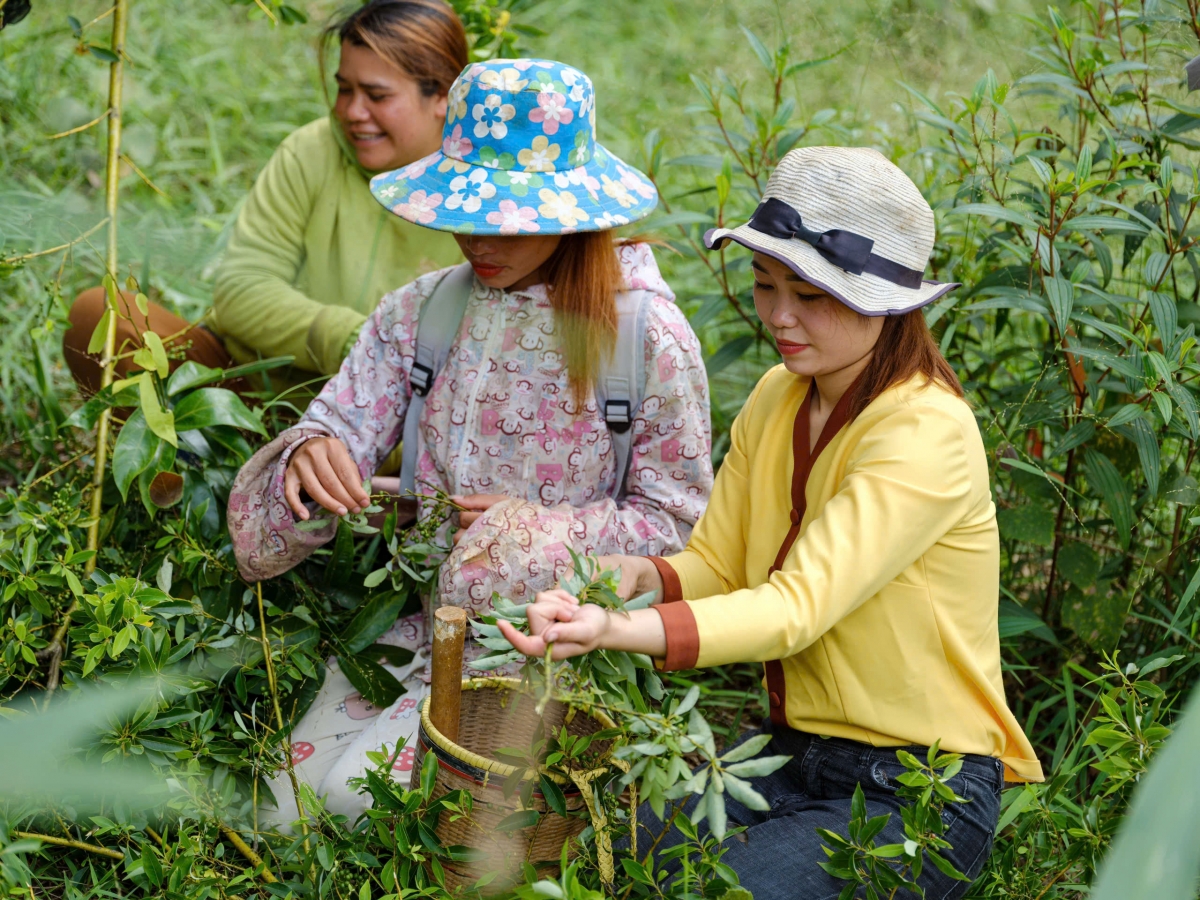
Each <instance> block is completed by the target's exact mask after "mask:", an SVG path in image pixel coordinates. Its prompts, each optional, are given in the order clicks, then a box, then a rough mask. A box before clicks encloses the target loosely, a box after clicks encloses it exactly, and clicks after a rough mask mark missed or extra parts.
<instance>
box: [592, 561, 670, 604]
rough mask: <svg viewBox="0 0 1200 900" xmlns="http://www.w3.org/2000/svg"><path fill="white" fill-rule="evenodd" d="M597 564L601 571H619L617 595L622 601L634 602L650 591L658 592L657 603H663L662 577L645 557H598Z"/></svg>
mask: <svg viewBox="0 0 1200 900" xmlns="http://www.w3.org/2000/svg"><path fill="white" fill-rule="evenodd" d="M596 562H597V563H598V564H599V566H600V571H604V570H605V569H618V570H620V572H621V580H620V583H619V584H618V586H617V595H618V596H619V597H620V598H621V599H622V600H632V599H633V598H634V597H640V596H641V595H642V594H645V593H647V592H649V591H657V592H658V597H657V598H656V602H659V603H661V602H662V589H663V582H662V576H661V575H659V574H658V569H657V568H655V566H654V563H652V562H650V560H649V559H647V558H646V557H644V556H598V557H596Z"/></svg>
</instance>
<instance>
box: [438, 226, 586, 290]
mask: <svg viewBox="0 0 1200 900" xmlns="http://www.w3.org/2000/svg"><path fill="white" fill-rule="evenodd" d="M454 239H455V240H456V241H458V246H459V247H460V248H462V252H463V256H465V257H466V258H467V262H469V263H470V264H471V268H472V269H474V270H475V275H476V276H477V277H478V278H479V280H480V281H482V282H483V283H484V284H486V285H487V286H488V287H494V288H500V289H501V290H506V291H509V290H517V291H519V290H524V289H525V288H527V287H532V286H533V285H535V284H540V283H541V282H542V280H543V278H542V273H541V268H542V266H543V265H545V264H546V261H547V260H548V259H550V257H551V256H552V255H554V251H555V250H557V249H558V243H559V241H561V240H562V235H558V234H530V235H524V234H522V235H471V234H456V235H454Z"/></svg>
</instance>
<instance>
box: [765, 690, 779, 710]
mask: <svg viewBox="0 0 1200 900" xmlns="http://www.w3.org/2000/svg"><path fill="white" fill-rule="evenodd" d="M767 697H768V699H769V700H770V701H771V708H772V709H778V708H779V695H778V694H777V693H775V692H774V691H771V693H770V694H768V695H767Z"/></svg>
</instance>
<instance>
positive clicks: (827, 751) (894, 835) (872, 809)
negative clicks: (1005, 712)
mask: <svg viewBox="0 0 1200 900" xmlns="http://www.w3.org/2000/svg"><path fill="white" fill-rule="evenodd" d="M765 730H767V731H771V732H772V733H773V736H772V739H771V742H770V743H769V744H768V745H767V747H766V749H765V750H763V751H762V755H764V756H771V755H775V754H782V755H787V756H791V757H792V759H791V761H790V762H788V763H787V764H786V765H784V766H783V768H781V769H778V770H776V771H775V772H773V773H771V774H770V775H766V776H764V777H762V778H754V779H751V783H752V784H753V785H754V787H755V789H756V790H757V791H758V792H759V793H760V794H762V795H763V797H764V798H765V799H766V801H767V802H768V803H769V804H771V808H770V810H768V811H765V812H759V811H756V810H751V809H747V808H746V807H745V806H743V805H742V804H740V803H738V802H736V801H735V800H733V799H732V798H730V797H729V795H728V794H727V795H726V797H725V808H726V812H727V815H728V818H729V827H731V828H732V827H733V826H735V825H741V826H745V828H746V830H745V831H744V832H742V833H741V834H738V835H735V836H733V837H731V838H727V839H726V841H725V846H726V847H727V848H728V850H727V851H726V853H725V855H724V856H723V857H722V858H721V859H722V862H724V863H725V864H727V865H728V866H730V867H731V868H732V869H733V870H734V871H735V872H737V874H738V878H739V879H740V881H741V883H742V886H743V887H745V888H747V889H748V890H749V891H750V892H751V893H752V894H754V900H785V898H788V900H826V898H829V900H832V898H836V897H837V896H838V893H839V892H840V891H841V890H842V888H844V887H845V886H846V885H845V883H844V882H841V881H838V880H836V879H835V878H833V877H832V876H830V875H828V874H826V872H825V871H824V870H823V869H822V868H820V867H819V866H818V865H817V863H818V862H824V861H825V860H826V859H827V857H826V855H825V852H824V851H823V850H822V849H821V844H822V840H821V837H820V836H819V835H818V834H817V832H816V829H817V828H827V829H829V830H830V831H833V832H835V833H837V834H841V835H846V834H848V828H847V823H848V822H849V821H850V798H851V796H852V795H853V793H854V788H855V786H856V785H859V784H861V785H862V789H863V794H864V795H865V796H866V800H867V815H868V816H879V815H883V814H884V813H891V814H892V816H891V820H890V821H889V822H888V825H887V827H886V828H885V829H884V830H883V832H882V833H881V834H880V835H879V836H878V837H876V839H875V841H876V844H877V845H878V846H882V845H883V844H898V843H903V841H904V824H903V821H902V820H901V818H900V808H901V805H902V803H901V801H900V800H898V799H897V797H896V788H897V784H896V782H895V781H894V778H895V777H896V776H897V775H899V774H900V773H902V772H903V771H904V766H903V765H901V764H900V762H899V761H898V760H897V759H896V750H897V749H900V748H876V747H871V746H868V745H867V744H860V743H858V742H857V741H848V740H843V739H840V738H819V737H815V736H813V735H809V734H805V733H803V732H800V731H794V730H792V729H790V728H779V727H778V726H773V727H772V726H771V725H770V723H768V727H767V728H766V729H765ZM746 737H747V738H748V737H750V735H746ZM903 749H907V750H909V751H910V752H911V753H913V754H914V755H915V756H916V757H917V758H918V759H920V760H922V761H924V759H925V754H926V752H927V750H926V748H924V747H907V748H903ZM949 784H950V786H951V787H952V788H954V790H955V791H956V792H957V793H958V794H959V795H960V796H962V797H966V798H968V799H969V800H970V802H969V803H955V804H951V805H949V806H947V808H946V810H945V812H944V813H943V818H944V820H945V821H946V822H947V823H948V825H949V828H948V829H947V832H946V835H945V838H946V840H947V841H949V842H950V844H951V845H953V849H952V850H948V851H946V852H945V856H946V857H947V858H948V859H949V860H950V862H951V863H952V864H953V865H954V866H955V868H957V869H958V870H959V871H960V872H962V873H963V874H965V875H967V876H968V877H970V878H975V877H977V876H978V875H979V872H980V871H981V870H982V869H983V864H984V862H985V861H986V860H987V857H988V853H989V852H990V851H991V848H992V835H993V834H994V833H995V830H996V822H997V820H998V819H999V817H1000V791H1001V789H1002V788H1003V786H1004V767H1003V764H1002V763H1001V762H1000V760H998V759H992V758H991V757H987V756H970V755H968V756H966V757H964V759H963V766H962V771H960V772H959V773H958V774H957V775H955V776H954V777H953V778H952V779H950V781H949ZM698 799H699V798H697V797H692V798H691V799H690V800H689V801H688V802H687V804H686V805H685V806H684V811H685V813H687V812H691V810H692V808H693V807H694V806H695V804H696V803H697V802H698ZM707 824H708V823H707V820H706V821H705V822H704V823H702V825H701V827H702V828H704V827H705V826H707ZM662 828H663V826H662V823H661V822H660V821H659V820H658V818H657V817H656V816H655V815H654V813H653V812H652V811H651V809H650V807H649V806H648V805H646V804H642V805H641V806H640V807H639V808H638V844H639V846H641V847H649V846H650V844H651V843H652V842H653V840H654V838H655V837H657V836H658V835H659V834H660V833H661V832H662ZM682 840H683V838H682V836H681V835H680V834H679V832H678V831H677V830H676V829H671V831H670V833H669V834H667V835H666V837H664V838H663V840H662V842H661V843H660V844H659V846H658V850H659V851H660V852H661V851H662V850H666V849H667V848H668V847H672V846H675V845H676V844H679V843H681V842H682ZM920 884H921V887H923V888H924V889H925V896H926V898H927V900H955V898H958V897H961V896H963V894H965V893H966V891H967V888H968V887H969V882H966V881H955V880H953V879H951V878H948V877H947V876H945V875H943V874H942V873H941V872H939V871H938V870H937V868H936V867H934V866H933V865H932V864H929V863H927V864H926V866H925V868H924V871H922V873H921V878H920ZM905 896H908V895H907V894H905Z"/></svg>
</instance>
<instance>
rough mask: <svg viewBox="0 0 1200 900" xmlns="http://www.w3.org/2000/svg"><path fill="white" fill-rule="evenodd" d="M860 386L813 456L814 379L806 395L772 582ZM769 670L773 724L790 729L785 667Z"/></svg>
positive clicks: (775, 664) (796, 427) (847, 396)
mask: <svg viewBox="0 0 1200 900" xmlns="http://www.w3.org/2000/svg"><path fill="white" fill-rule="evenodd" d="M857 386H858V381H857V380H855V382H854V384H852V385H850V387H849V388H847V389H846V393H844V394H842V396H841V398H840V399H839V400H838V402H837V405H836V406H834V408H833V412H831V413H830V414H829V418H828V419H827V420H826V421H825V427H823V428H822V429H821V434H820V436H819V437H818V438H817V443H816V445H815V446H814V447H813V448H812V452H811V453H810V452H809V449H808V445H809V442H810V440H811V432H810V431H809V427H808V420H809V416H810V415H811V414H812V405H813V401H814V399H815V398H816V396H817V382H816V380H815V379H814V380H812V381H810V382H809V384H808V393H806V394H805V395H804V402H803V403H801V404H800V409H799V410H798V411H797V412H796V421H795V423H794V424H793V425H792V513H791V520H792V524H791V526H790V527H789V528H788V531H787V534H786V535H785V536H784V538H783V543H782V544H780V545H779V552H778V553H777V554H775V564H774V565H772V566H771V568H770V570H769V571H768V572H767V577H768V578H770V577H771V576H772V575H774V574H775V573H776V572H778V571H779V570H780V569H781V568H783V563H784V560H786V559H787V555H788V553H790V552H791V549H792V545H793V544H795V543H796V538H798V537H799V536H800V524H801V523H802V522H803V521H804V514H805V513H806V512H807V511H808V497H807V489H808V477H809V475H811V474H812V468H813V465H814V464H815V463H816V461H817V459H818V457H820V455H821V452H822V451H823V450H824V449H825V448H826V447H827V446H828V445H829V442H830V441H832V440H833V438H834V436H835V435H836V434H837V433H838V432H839V431H841V430H842V428H843V427H844V426H845V425H846V423H847V422H849V421H850V400H851V398H852V396H853V395H854V389H855V388H856V387H857ZM765 667H766V675H767V691H768V696H769V698H770V703H771V710H770V711H771V721H772V722H774V723H775V724H776V725H787V695H786V683H785V679H784V674H783V665H782V663H780V661H779V660H771V661H770V662H768V663H765Z"/></svg>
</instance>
